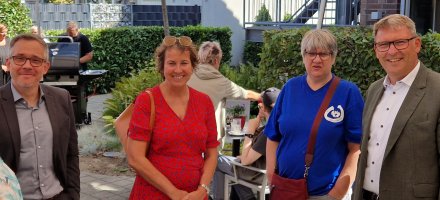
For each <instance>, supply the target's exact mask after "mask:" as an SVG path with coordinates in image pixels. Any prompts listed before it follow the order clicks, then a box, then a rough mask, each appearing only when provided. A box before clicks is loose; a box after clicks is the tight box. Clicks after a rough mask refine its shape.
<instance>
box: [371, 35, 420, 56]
mask: <svg viewBox="0 0 440 200" xmlns="http://www.w3.org/2000/svg"><path fill="white" fill-rule="evenodd" d="M415 38H417V36H414V37H412V38H408V39H400V40H394V41H391V42H377V43H374V49H376V50H377V51H380V52H385V51H388V50H389V49H390V46H391V44H393V45H394V48H396V49H397V50H403V49H406V48H408V46H409V41H411V40H413V39H415Z"/></svg>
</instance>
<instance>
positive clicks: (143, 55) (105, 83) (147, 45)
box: [46, 26, 232, 93]
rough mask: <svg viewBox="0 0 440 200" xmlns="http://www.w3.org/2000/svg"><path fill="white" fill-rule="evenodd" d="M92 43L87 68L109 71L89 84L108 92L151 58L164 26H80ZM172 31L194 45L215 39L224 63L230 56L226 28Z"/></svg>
mask: <svg viewBox="0 0 440 200" xmlns="http://www.w3.org/2000/svg"><path fill="white" fill-rule="evenodd" d="M63 32H64V31H63V30H56V31H46V35H52V36H55V35H60V34H61V33H63ZM80 32H82V33H83V34H84V35H87V36H88V37H89V39H90V41H91V42H92V45H93V60H92V62H90V64H89V69H106V70H108V72H107V73H106V74H105V75H104V76H103V77H102V78H99V79H96V80H94V81H92V83H91V84H89V85H92V86H93V87H94V88H95V89H96V90H97V91H98V92H100V93H107V92H108V91H109V90H110V88H113V87H115V82H117V81H118V80H120V78H121V77H127V76H129V75H130V74H131V73H136V72H139V71H140V70H142V69H144V68H145V67H146V66H147V65H148V63H149V62H150V60H151V59H152V58H153V55H154V51H155V49H156V47H157V46H158V45H159V44H160V43H161V42H162V38H163V28H162V27H159V26H149V27H140V26H137V27H118V28H109V29H92V30H91V29H81V30H80ZM170 33H171V35H176V36H181V35H186V36H189V37H191V38H192V39H193V42H194V43H195V44H196V45H199V44H201V43H202V42H204V41H208V40H210V41H218V42H220V44H221V46H222V50H223V54H224V55H223V58H224V61H225V62H226V63H228V62H230V59H231V48H232V44H231V41H230V37H231V34H232V32H231V30H230V29H229V28H213V27H201V26H187V27H171V29H170Z"/></svg>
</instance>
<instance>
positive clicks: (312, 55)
mask: <svg viewBox="0 0 440 200" xmlns="http://www.w3.org/2000/svg"><path fill="white" fill-rule="evenodd" d="M332 55H333V53H331V52H330V53H326V52H321V53H318V52H307V51H306V57H307V58H308V59H310V60H313V59H315V58H316V56H319V57H320V58H321V60H328V59H329V58H331V57H332Z"/></svg>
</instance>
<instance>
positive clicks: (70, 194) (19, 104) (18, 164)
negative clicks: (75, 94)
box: [0, 34, 80, 200]
mask: <svg viewBox="0 0 440 200" xmlns="http://www.w3.org/2000/svg"><path fill="white" fill-rule="evenodd" d="M6 66H7V67H8V69H9V71H10V73H11V82H9V83H8V84H6V85H4V86H2V87H0V156H1V158H2V159H3V160H4V162H5V163H6V164H7V165H8V166H9V167H10V168H11V169H12V170H13V171H14V172H15V173H16V175H17V178H18V181H19V183H20V187H21V190H22V193H23V197H24V199H73V200H77V199H79V192H80V181H79V159H78V136H77V133H76V129H75V117H74V113H73V107H72V103H71V101H70V95H69V93H68V92H67V91H66V90H64V89H60V88H55V87H51V86H47V85H42V84H40V80H41V79H42V77H43V75H44V74H46V73H47V71H48V70H49V67H50V64H49V62H48V48H47V45H46V43H45V42H44V41H43V40H42V39H41V38H40V37H39V36H35V35H31V34H25V35H19V36H17V37H15V38H14V39H13V40H12V41H11V52H10V56H9V58H8V59H7V61H6Z"/></svg>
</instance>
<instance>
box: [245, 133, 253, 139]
mask: <svg viewBox="0 0 440 200" xmlns="http://www.w3.org/2000/svg"><path fill="white" fill-rule="evenodd" d="M244 136H245V137H248V138H251V139H252V138H254V135H253V134H244Z"/></svg>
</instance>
